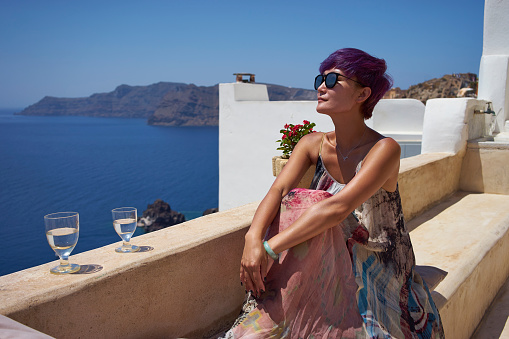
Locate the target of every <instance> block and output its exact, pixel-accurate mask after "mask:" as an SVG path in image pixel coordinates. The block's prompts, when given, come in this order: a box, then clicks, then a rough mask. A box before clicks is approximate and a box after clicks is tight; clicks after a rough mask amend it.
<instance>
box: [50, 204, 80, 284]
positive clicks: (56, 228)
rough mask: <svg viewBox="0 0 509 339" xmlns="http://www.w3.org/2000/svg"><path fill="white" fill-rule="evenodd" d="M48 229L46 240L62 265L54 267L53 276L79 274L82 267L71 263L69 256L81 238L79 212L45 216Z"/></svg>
mask: <svg viewBox="0 0 509 339" xmlns="http://www.w3.org/2000/svg"><path fill="white" fill-rule="evenodd" d="M44 225H45V227H46V239H48V243H49V245H50V246H51V248H52V249H53V251H55V253H56V254H57V255H58V256H59V257H60V265H58V266H56V267H53V268H52V269H51V270H50V272H51V273H53V274H67V273H73V272H77V271H79V269H80V265H78V264H71V263H69V255H70V254H71V252H72V250H73V249H74V247H75V246H76V243H77V242H78V236H79V228H80V221H79V214H78V212H58V213H51V214H48V215H45V216H44Z"/></svg>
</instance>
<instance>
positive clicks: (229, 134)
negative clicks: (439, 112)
mask: <svg viewBox="0 0 509 339" xmlns="http://www.w3.org/2000/svg"><path fill="white" fill-rule="evenodd" d="M424 109H425V107H424V105H423V104H422V103H421V102H420V101H418V100H414V99H392V100H381V101H380V103H379V104H378V105H377V106H376V107H375V110H374V112H373V117H372V118H371V119H369V120H368V121H367V125H368V126H370V127H373V128H374V129H376V130H377V131H379V132H380V133H382V134H384V135H387V136H391V137H393V138H395V139H396V140H397V141H406V142H408V145H403V146H402V147H403V153H409V152H412V151H413V152H415V151H414V149H415V148H416V143H419V142H420V140H421V134H422V122H423V117H424ZM303 120H309V121H311V122H314V123H316V127H315V130H317V131H331V130H333V128H334V125H333V124H332V121H331V120H330V118H329V117H328V116H327V115H323V114H319V113H317V112H316V101H269V100H268V94H267V87H266V86H265V85H260V84H252V83H229V84H220V85H219V209H220V210H226V209H229V208H233V207H237V206H241V205H244V204H247V203H250V202H253V201H257V200H261V199H263V197H264V195H265V194H266V193H267V190H268V189H269V187H270V185H271V184H272V182H273V181H274V177H273V175H272V157H273V156H275V155H281V154H282V153H281V151H278V150H276V148H277V147H279V144H278V143H276V140H278V139H280V138H281V134H280V133H279V130H280V129H282V128H283V126H284V125H285V124H287V123H293V124H298V123H302V121H303ZM417 147H418V146H417ZM414 154H415V153H414ZM412 155H413V154H412Z"/></svg>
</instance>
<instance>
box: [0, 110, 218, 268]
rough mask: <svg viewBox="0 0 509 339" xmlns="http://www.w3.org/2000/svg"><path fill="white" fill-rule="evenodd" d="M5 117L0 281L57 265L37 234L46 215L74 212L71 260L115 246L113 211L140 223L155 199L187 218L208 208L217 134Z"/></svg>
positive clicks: (0, 121) (214, 185)
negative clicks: (132, 214) (130, 211)
mask: <svg viewBox="0 0 509 339" xmlns="http://www.w3.org/2000/svg"><path fill="white" fill-rule="evenodd" d="M14 111H15V110H0V213H1V214H0V239H2V245H1V246H0V275H5V274H9V273H12V272H15V271H18V270H22V269H25V268H29V267H32V266H35V265H39V264H43V263H46V262H49V261H53V260H56V259H57V258H56V257H55V254H54V252H53V250H52V249H51V248H50V247H49V245H48V243H47V240H46V237H45V232H44V221H43V217H44V215H46V214H48V213H52V212H61V211H76V212H79V213H80V235H79V240H78V244H77V246H76V248H75V249H74V251H73V252H72V254H76V253H79V252H83V251H88V250H91V249H94V248H98V247H101V246H104V245H108V244H111V243H114V242H118V243H119V244H120V242H121V239H120V237H119V236H118V235H117V234H116V233H115V231H114V229H113V224H112V219H111V210H112V209H113V208H115V207H123V206H133V207H136V208H137V209H138V215H139V216H140V215H141V214H142V213H143V211H144V210H145V209H146V207H147V205H148V204H151V203H153V202H154V201H155V200H156V199H162V200H164V201H166V202H167V203H169V204H170V206H171V208H172V209H173V210H175V211H178V212H180V213H183V214H184V215H185V216H186V219H187V220H190V219H193V218H196V217H198V216H201V214H202V213H203V211H204V210H206V209H208V208H213V207H217V206H218V185H219V169H218V135H219V134H218V127H160V126H148V125H147V124H146V120H144V119H118V118H115V119H109V118H89V117H30V116H16V115H13V114H12V113H13V112H14ZM140 233H142V230H141V229H138V230H137V231H136V233H135V236H136V235H138V234H140ZM132 241H133V243H136V238H134V239H133V240H132ZM72 254H71V261H72ZM112 255H114V253H112Z"/></svg>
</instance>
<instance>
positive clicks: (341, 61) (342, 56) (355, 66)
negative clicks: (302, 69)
mask: <svg viewBox="0 0 509 339" xmlns="http://www.w3.org/2000/svg"><path fill="white" fill-rule="evenodd" d="M333 68H337V69H340V70H341V71H343V72H344V74H345V75H346V76H347V77H351V78H352V77H356V78H357V80H358V81H359V82H360V83H362V84H363V85H364V86H366V87H369V88H371V95H370V96H369V98H368V99H367V100H366V101H364V103H363V105H362V113H363V114H364V119H369V118H371V115H372V114H373V108H375V105H376V104H377V103H378V101H379V100H380V99H382V97H383V96H384V94H385V93H386V92H387V91H388V90H389V89H391V87H392V83H393V82H392V77H391V76H390V75H389V74H387V73H385V71H386V70H387V64H386V63H385V60H384V59H378V58H375V57H374V56H371V55H369V54H368V53H366V52H364V51H361V50H359V49H355V48H343V49H339V50H337V51H335V52H334V53H332V54H331V55H329V57H328V58H327V59H325V60H324V61H323V62H322V63H321V64H320V74H323V73H324V72H325V71H327V70H329V69H333Z"/></svg>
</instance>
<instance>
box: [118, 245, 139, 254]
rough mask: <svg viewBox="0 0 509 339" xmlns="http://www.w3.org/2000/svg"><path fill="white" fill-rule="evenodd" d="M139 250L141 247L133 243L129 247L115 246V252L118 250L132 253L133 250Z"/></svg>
mask: <svg viewBox="0 0 509 339" xmlns="http://www.w3.org/2000/svg"><path fill="white" fill-rule="evenodd" d="M139 250H140V248H139V247H138V246H136V245H131V246H129V247H127V246H122V247H117V248H115V252H117V253H132V252H138V251H139Z"/></svg>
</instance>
